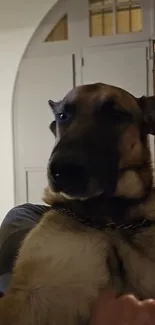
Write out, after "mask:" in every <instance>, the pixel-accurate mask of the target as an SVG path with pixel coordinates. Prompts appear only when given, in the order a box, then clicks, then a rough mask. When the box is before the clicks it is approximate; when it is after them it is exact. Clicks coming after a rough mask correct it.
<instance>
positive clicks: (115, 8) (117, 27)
mask: <svg viewBox="0 0 155 325" xmlns="http://www.w3.org/2000/svg"><path fill="white" fill-rule="evenodd" d="M142 15H143V9H142V4H141V2H140V1H135V0H130V1H128V0H115V1H114V0H104V1H99V0H89V34H90V37H95V36H113V35H120V34H125V33H135V32H141V31H142V30H143V19H142Z"/></svg>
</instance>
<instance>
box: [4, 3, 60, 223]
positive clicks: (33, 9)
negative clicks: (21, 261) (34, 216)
mask: <svg viewBox="0 0 155 325" xmlns="http://www.w3.org/2000/svg"><path fill="white" fill-rule="evenodd" d="M55 3H56V0H45V1H41V0H39V1H38V0H31V1H25V0H14V1H10V0H5V1H3V0H0V8H1V10H0V152H1V155H0V184H1V193H0V222H1V221H2V219H3V218H4V216H5V214H6V213H7V212H8V210H9V209H10V208H12V206H13V205H14V167H13V123H12V100H13V91H14V84H15V80H16V75H17V71H18V67H19V64H20V61H21V58H22V56H23V54H24V52H25V49H26V47H27V45H28V43H29V41H30V39H31V37H32V35H33V34H34V32H35V30H36V28H37V27H38V25H39V23H40V22H41V21H42V19H43V18H44V16H45V15H46V14H47V13H48V11H49V10H50V9H51V8H52V6H53V5H54V4H55Z"/></svg>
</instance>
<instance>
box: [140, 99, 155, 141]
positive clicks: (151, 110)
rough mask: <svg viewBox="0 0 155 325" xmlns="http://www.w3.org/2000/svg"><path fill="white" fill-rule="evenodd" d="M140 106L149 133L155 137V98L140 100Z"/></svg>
mask: <svg viewBox="0 0 155 325" xmlns="http://www.w3.org/2000/svg"><path fill="white" fill-rule="evenodd" d="M138 105H139V107H140V108H141V111H142V113H143V116H144V122H145V124H146V128H147V133H149V134H152V135H155V96H150V97H145V96H143V97H141V98H139V99H138Z"/></svg>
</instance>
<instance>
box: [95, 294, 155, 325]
mask: <svg viewBox="0 0 155 325" xmlns="http://www.w3.org/2000/svg"><path fill="white" fill-rule="evenodd" d="M90 325H155V301H154V300H151V299H150V300H149V299H148V300H144V301H138V300H137V299H136V298H135V297H134V296H131V295H128V296H127V295H126V296H121V297H119V298H116V295H115V293H114V292H107V293H104V294H101V296H100V297H99V298H98V299H97V301H96V303H95V306H94V308H93V311H92V317H91V321H90Z"/></svg>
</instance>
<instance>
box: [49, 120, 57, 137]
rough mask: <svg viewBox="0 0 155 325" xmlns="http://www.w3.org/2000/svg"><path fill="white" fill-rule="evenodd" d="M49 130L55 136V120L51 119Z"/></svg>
mask: <svg viewBox="0 0 155 325" xmlns="http://www.w3.org/2000/svg"><path fill="white" fill-rule="evenodd" d="M50 130H51V131H52V133H53V134H54V136H55V137H56V121H53V122H52V123H51V124H50Z"/></svg>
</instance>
